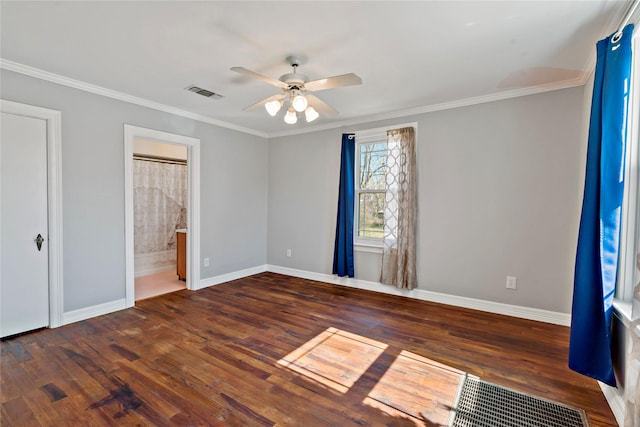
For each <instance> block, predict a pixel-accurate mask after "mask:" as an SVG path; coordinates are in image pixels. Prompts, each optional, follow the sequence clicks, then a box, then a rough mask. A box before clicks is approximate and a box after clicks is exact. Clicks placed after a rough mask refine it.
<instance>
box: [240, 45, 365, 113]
mask: <svg viewBox="0 0 640 427" xmlns="http://www.w3.org/2000/svg"><path fill="white" fill-rule="evenodd" d="M286 61H287V63H289V65H291V66H292V67H293V72H292V73H287V74H283V75H281V76H280V78H279V79H278V80H276V79H273V78H271V77H267V76H265V75H262V74H259V73H256V72H255V71H251V70H247V69H246V68H243V67H232V68H231V71H235V72H236V73H240V74H242V75H245V76H248V77H251V78H254V79H258V80H262V81H263V82H266V83H269V84H271V85H273V86H276V87H279V88H280V89H282V93H279V94H277V95H273V96H270V97H268V98H266V99H263V100H262V101H258V102H256V103H255V104H253V105H250V106H248V107H246V108H244V109H243V110H242V111H253V110H255V109H256V108H260V107H262V106H264V107H265V109H266V110H267V112H268V113H269V115H271V116H272V117H273V116H275V115H276V114H278V111H280V109H281V108H282V107H283V106H285V105H286V106H287V113H286V114H285V116H284V121H285V123H288V124H295V123H296V122H297V121H298V114H297V113H302V112H304V114H305V118H306V120H307V122H311V121H313V120H315V119H317V118H318V117H319V116H320V113H322V114H325V115H327V116H335V115H336V114H338V112H337V111H336V110H335V109H334V108H333V107H331V106H330V105H329V104H327V103H326V102H324V101H323V100H321V99H320V98H318V97H317V96H314V95H312V94H310V93H309V92H319V91H321V90H327V89H335V88H338V87H343V86H352V85H359V84H362V79H360V77H358V76H357V75H355V74H353V73H349V74H342V75H340V76H333V77H327V78H324V79H318V80H312V81H309V78H308V77H307V76H306V75H304V74H301V73H298V72H297V68H298V67H299V66H300V64H302V63H304V57H302V56H298V55H292V56H288V57H287V58H286Z"/></svg>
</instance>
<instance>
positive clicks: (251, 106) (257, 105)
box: [242, 93, 284, 111]
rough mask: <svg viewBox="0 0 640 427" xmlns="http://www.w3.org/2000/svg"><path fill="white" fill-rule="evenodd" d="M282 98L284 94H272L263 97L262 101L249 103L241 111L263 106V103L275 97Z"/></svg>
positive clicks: (275, 98) (273, 99)
mask: <svg viewBox="0 0 640 427" xmlns="http://www.w3.org/2000/svg"><path fill="white" fill-rule="evenodd" d="M282 98H284V94H282V93H279V94H277V95H273V96H270V97H268V98H265V99H263V100H262V101H258V102H256V103H255V104H253V105H249V106H248V107H246V108H243V109H242V111H253V110H255V109H258V108H260V107H264V104H266V103H267V102H270V101H275V100H277V99H282Z"/></svg>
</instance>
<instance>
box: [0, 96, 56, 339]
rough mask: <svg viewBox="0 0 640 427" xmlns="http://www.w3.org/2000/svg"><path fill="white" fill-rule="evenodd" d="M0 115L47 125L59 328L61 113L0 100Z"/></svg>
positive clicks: (52, 286) (52, 309) (52, 284)
mask: <svg viewBox="0 0 640 427" xmlns="http://www.w3.org/2000/svg"><path fill="white" fill-rule="evenodd" d="M0 111H1V112H3V113H7V114H13V115H17V116H24V117H31V118H34V119H40V120H44V121H46V125H47V126H46V127H47V209H48V212H47V222H48V224H47V226H48V228H49V230H48V231H47V234H48V242H47V244H48V251H49V259H48V261H49V266H48V267H49V268H48V275H49V327H50V328H57V327H58V326H62V315H63V312H64V305H63V301H64V300H63V294H64V292H63V286H62V283H63V281H62V279H63V275H62V253H63V252H62V167H61V160H62V150H61V149H62V113H61V112H60V111H57V110H50V109H48V108H42V107H37V106H35V105H28V104H22V103H19V102H14V101H8V100H5V99H0Z"/></svg>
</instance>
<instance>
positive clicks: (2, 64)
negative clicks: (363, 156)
mask: <svg viewBox="0 0 640 427" xmlns="http://www.w3.org/2000/svg"><path fill="white" fill-rule="evenodd" d="M0 68H1V69H5V70H8V71H13V72H16V73H20V74H24V75H27V76H30V77H34V78H37V79H41V80H46V81H50V82H52V83H57V84H60V85H64V86H69V87H72V88H75V89H79V90H83V91H85V92H90V93H95V94H97V95H102V96H106V97H109V98H113V99H118V100H120V101H124V102H129V103H131V104H136V105H140V106H143V107H147V108H151V109H154V110H158V111H163V112H165V113H170V114H174V115H176V116H180V117H185V118H188V119H192V120H196V121H199V122H203V123H208V124H211V125H214V126H219V127H223V128H226V129H231V130H235V131H238V132H243V133H247V134H250V135H255V136H259V137H262V138H278V137H282V136H293V135H301V134H306V133H312V132H319V131H323V130H330V129H337V128H344V127H349V126H355V125H359V124H363V123H370V122H376V121H381V120H389V119H397V118H402V117H409V116H415V115H420V114H425V113H433V112H436V111H443V110H450V109H453V108H460V107H468V106H472V105H477V104H485V103H489V102H494V101H502V100H505V99H511V98H519V97H521V96H528V95H536V94H539V93H545V92H551V91H555V90H561V89H568V88H571V87H576V86H583V85H584V84H585V83H586V81H587V79H588V78H589V76H590V75H591V74H590V73H589V72H585V73H582V75H580V76H579V77H577V78H575V79H570V80H564V81H561V82H555V83H553V84H548V85H543V86H536V87H527V88H522V89H515V90H509V91H504V92H497V93H493V94H489V95H482V96H477V97H472V98H465V99H459V100H456V101H451V102H443V103H440V104H432V105H426V106H423V107H418V108H412V109H406V110H398V111H392V112H389V113H381V114H373V115H369V116H363V117H358V118H355V119H350V120H342V121H338V122H332V123H327V124H325V125H318V126H310V127H306V128H304V129H292V130H286V131H282V132H269V133H267V132H262V131H258V130H255V129H251V128H247V127H244V126H238V125H234V124H232V123H228V122H224V121H222V120H217V119H214V118H211V117H207V116H203V115H202V114H196V113H192V112H190V111H186V110H182V109H179V108H175V107H171V106H169V105H165V104H160V103H158V102H154V101H150V100H148V99H144V98H140V97H137V96H133V95H128V94H126V93H123V92H118V91H115V90H111V89H107V88H104V87H101V86H97V85H93V84H90V83H86V82H82V81H80V80H75V79H72V78H69V77H65V76H61V75H59V74H54V73H51V72H48V71H44V70H41V69H38V68H34V67H30V66H28V65H24V64H20V63H18V62H14V61H9V60H7V59H3V58H0Z"/></svg>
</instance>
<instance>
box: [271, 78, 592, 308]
mask: <svg viewBox="0 0 640 427" xmlns="http://www.w3.org/2000/svg"><path fill="white" fill-rule="evenodd" d="M413 121H415V122H417V123H418V131H417V147H418V148H417V150H418V174H419V176H418V180H419V187H418V214H419V219H418V282H419V288H421V289H425V290H429V291H435V292H441V293H446V294H452V295H460V296H465V297H470V298H478V299H482V300H489V301H496V302H502V303H507V304H515V305H521V306H527V307H533V308H540V309H546V310H551V311H556V312H563V313H568V312H569V311H570V307H571V295H572V281H573V265H574V259H575V245H576V239H577V230H578V223H579V215H580V204H581V199H582V194H581V192H582V175H583V171H582V168H583V156H584V148H583V145H584V144H585V141H583V138H582V134H583V88H581V87H580V88H572V89H565V90H560V91H554V92H548V93H544V94H539V95H532V96H526V97H521V98H515V99H510V100H505V101H498V102H492V103H486V104H480V105H475V106H470V107H464V108H456V109H451V110H446V111H439V112H434V113H428V114H423V115H419V116H414V117H403V118H401V119H397V120H387V121H385V122H375V123H369V124H365V125H359V126H357V127H353V128H348V129H340V130H330V131H323V132H316V133H311V134H305V135H298V136H291V137H280V138H272V139H270V140H269V204H268V251H267V257H268V262H269V264H273V265H279V266H284V267H290V268H297V269H301V270H307V271H313V272H319V273H331V263H332V255H333V238H334V233H335V216H336V206H337V188H338V171H339V162H340V134H341V132H343V131H354V130H361V129H367V128H376V127H381V126H387V125H393V124H400V123H407V122H413ZM287 248H291V249H292V257H290V258H289V257H287V256H286V249H287ZM379 259H380V255H378V254H370V253H357V255H356V277H357V278H362V279H365V280H373V281H376V280H377V278H378V276H379V266H380V261H379ZM507 275H511V276H517V278H518V289H517V290H515V291H512V290H507V289H505V277H506V276H507Z"/></svg>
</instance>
